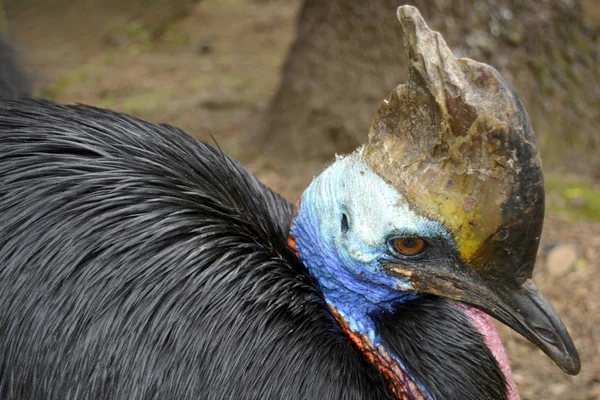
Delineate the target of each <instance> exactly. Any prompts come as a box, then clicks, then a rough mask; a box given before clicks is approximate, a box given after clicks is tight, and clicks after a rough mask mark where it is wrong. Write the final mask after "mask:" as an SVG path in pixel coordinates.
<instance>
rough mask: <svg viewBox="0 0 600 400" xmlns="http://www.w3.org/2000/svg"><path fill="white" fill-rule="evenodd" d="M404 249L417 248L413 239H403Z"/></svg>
mask: <svg viewBox="0 0 600 400" xmlns="http://www.w3.org/2000/svg"><path fill="white" fill-rule="evenodd" d="M403 245H404V247H406V248H409V249H410V248H413V247H416V246H417V242H416V241H415V240H414V239H404V243H403Z"/></svg>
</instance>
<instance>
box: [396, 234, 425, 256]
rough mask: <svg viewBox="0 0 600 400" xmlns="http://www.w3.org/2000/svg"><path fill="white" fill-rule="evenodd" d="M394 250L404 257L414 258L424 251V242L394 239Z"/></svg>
mask: <svg viewBox="0 0 600 400" xmlns="http://www.w3.org/2000/svg"><path fill="white" fill-rule="evenodd" d="M393 246H394V249H395V250H396V251H397V252H398V253H400V254H402V255H404V256H414V255H417V254H419V253H421V252H422V251H423V250H424V249H425V241H424V240H423V239H421V238H396V239H394V241H393Z"/></svg>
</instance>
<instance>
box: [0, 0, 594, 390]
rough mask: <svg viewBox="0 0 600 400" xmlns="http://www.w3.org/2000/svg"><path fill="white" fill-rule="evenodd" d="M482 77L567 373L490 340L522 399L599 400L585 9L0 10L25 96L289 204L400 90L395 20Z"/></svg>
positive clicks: (480, 4) (147, 4) (72, 1)
mask: <svg viewBox="0 0 600 400" xmlns="http://www.w3.org/2000/svg"><path fill="white" fill-rule="evenodd" d="M405 3H409V4H413V5H416V6H417V7H418V8H419V9H420V11H421V13H422V14H423V16H424V17H425V19H426V20H427V22H428V24H429V25H430V27H431V28H432V29H435V30H438V31H440V32H441V33H442V34H443V35H444V37H445V39H446V41H447V42H448V44H449V45H450V47H451V48H452V49H453V51H454V52H455V54H457V55H460V56H465V57H470V58H473V59H476V60H478V61H483V62H487V63H489V64H491V65H493V66H494V67H496V68H497V69H498V70H499V71H500V72H501V73H502V74H503V75H504V77H505V78H506V79H507V80H508V81H509V82H511V83H512V85H513V86H514V88H515V90H516V92H517V93H518V94H519V96H520V97H521V100H522V101H523V103H524V104H525V108H526V109H527V111H528V112H529V114H530V117H531V120H532V123H533V126H534V129H535V132H536V138H537V142H538V146H539V148H540V150H541V152H542V159H543V162H544V168H545V172H546V190H547V203H548V204H547V217H546V225H545V231H544V236H543V239H542V245H541V248H540V256H539V262H538V266H537V267H536V272H535V274H534V279H535V281H536V282H537V284H538V286H539V287H540V288H541V289H542V291H543V292H544V293H545V294H546V296H547V297H548V298H549V299H550V300H551V301H552V303H553V305H554V306H555V308H556V309H557V311H558V312H559V314H560V315H561V317H562V318H563V321H564V322H565V324H566V325H567V328H568V329H569V331H570V332H571V335H572V336H573V338H574V340H575V343H576V345H577V348H578V349H579V352H580V355H581V359H582V366H583V367H582V372H581V374H580V375H579V376H576V377H569V376H567V375H565V374H563V373H562V372H561V371H560V370H559V369H558V368H557V367H556V366H555V365H554V364H553V363H552V362H551V361H550V359H549V358H547V357H546V356H544V355H543V354H542V353H541V352H540V351H539V350H537V349H536V348H535V347H534V346H533V345H530V344H529V343H528V342H527V341H526V340H525V339H522V338H521V337H519V336H517V335H516V334H514V333H512V332H511V331H510V330H508V329H506V328H504V327H500V326H499V328H500V330H501V335H502V337H503V339H504V341H505V344H506V347H507V349H508V352H509V356H510V358H511V362H512V365H513V370H514V374H515V380H516V382H517V385H518V389H519V393H520V394H521V397H522V398H523V399H576V400H577V399H600V260H599V252H600V132H599V127H600V63H599V61H600V53H599V51H598V45H599V44H600V0H421V1H418V0H414V1H409V0H406V1H395V0H361V1H356V0H328V1H323V0H77V1H76V0H4V1H2V0H0V29H1V30H2V31H4V32H5V33H6V34H8V35H9V36H10V37H11V38H12V39H13V40H14V41H15V42H16V43H17V45H18V50H19V52H20V53H21V55H22V59H23V63H24V64H25V65H26V66H27V67H28V68H29V70H30V72H31V73H32V74H33V76H34V78H35V81H36V93H37V95H38V96H39V97H43V98H49V99H52V100H55V101H58V102H62V103H75V102H77V103H85V104H91V105H96V106H100V107H105V108H111V109H114V110H118V111H122V112H126V113H129V114H133V115H136V116H139V117H142V118H144V119H148V120H150V121H153V122H159V123H168V124H171V125H175V126H178V127H181V128H183V129H185V130H186V131H187V132H189V133H190V134H192V135H194V136H196V137H199V138H202V139H205V140H208V141H212V140H213V139H212V138H211V135H212V137H214V139H215V140H216V141H217V142H218V144H219V145H220V147H221V148H222V149H223V150H224V151H226V152H227V153H228V154H229V155H230V156H232V157H234V158H236V159H237V160H239V161H241V162H242V163H244V164H245V165H246V166H248V167H249V168H250V169H251V170H252V171H253V172H254V173H255V174H256V175H257V176H258V177H259V178H260V179H261V180H262V181H263V182H264V183H266V184H267V185H268V186H270V187H271V188H273V189H274V190H276V191H278V192H279V193H281V194H283V195H284V196H285V197H287V198H288V199H289V200H291V201H295V199H297V198H298V196H299V195H300V194H301V192H302V189H303V188H304V187H305V186H306V185H307V184H308V182H309V181H310V180H311V179H312V177H313V176H314V175H315V174H316V173H318V172H319V171H320V170H321V169H322V168H323V167H324V166H325V165H326V164H327V163H328V162H330V161H331V160H333V156H334V154H335V153H336V152H337V153H344V152H349V151H351V150H353V149H354V148H356V147H357V146H358V145H359V144H360V143H361V142H363V141H364V140H365V139H366V135H367V132H368V129H369V126H370V123H371V118H372V117H373V115H374V114H375V111H376V110H377V108H378V107H379V104H380V102H381V100H383V99H384V98H387V96H388V94H389V93H390V92H391V90H392V89H393V88H394V87H395V86H396V85H397V84H399V83H403V82H404V81H405V80H406V67H405V65H404V60H403V58H404V54H403V45H402V37H401V33H400V29H399V24H398V23H397V21H396V17H395V9H396V7H397V6H398V5H401V4H405Z"/></svg>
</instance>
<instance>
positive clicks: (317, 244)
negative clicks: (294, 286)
mask: <svg viewBox="0 0 600 400" xmlns="http://www.w3.org/2000/svg"><path fill="white" fill-rule="evenodd" d="M344 219H345V220H346V221H343V220H344ZM346 222H347V223H346ZM291 233H292V234H293V235H294V237H295V238H296V245H297V249H298V252H299V254H300V256H301V257H302V260H303V261H304V264H305V265H306V267H307V268H308V270H309V272H310V273H311V275H312V276H313V277H314V278H315V279H316V280H317V281H318V282H319V285H320V287H321V290H322V291H323V293H324V295H325V297H326V300H327V302H328V303H329V305H330V306H333V307H335V308H336V309H337V311H338V312H339V313H340V315H341V316H342V317H343V318H344V319H345V320H346V321H347V322H348V324H349V325H350V329H351V330H352V331H353V332H355V333H358V334H360V335H363V334H367V335H368V337H369V339H370V340H371V342H372V343H373V344H374V345H375V346H380V345H382V340H381V337H380V335H379V333H378V331H377V326H376V324H375V322H374V320H373V316H375V315H376V314H377V313H380V312H381V311H384V310H385V311H393V310H394V307H395V306H396V305H397V304H400V303H402V302H403V301H408V300H412V299H415V298H417V297H418V296H419V294H418V293H416V292H415V291H414V289H413V287H412V286H411V284H410V282H409V281H408V279H407V278H405V279H398V278H394V277H391V276H389V275H387V274H386V273H385V272H384V271H383V270H382V268H381V262H382V261H384V260H389V261H394V260H396V261H397V260H398V258H399V257H401V256H400V255H395V254H394V253H393V250H392V249H391V248H390V246H389V244H388V243H389V241H390V239H392V238H395V237H421V238H447V237H448V236H449V235H448V233H447V231H445V230H444V228H443V227H442V226H441V224H439V223H437V222H434V221H430V220H428V219H426V218H423V217H421V216H419V215H417V214H416V213H414V212H413V211H411V210H410V209H409V207H408V205H407V203H406V201H405V200H404V198H403V197H402V195H401V194H399V193H398V192H397V191H396V190H395V189H394V188H393V187H392V186H390V185H388V184H387V183H386V182H385V181H383V180H382V179H381V178H380V177H379V176H378V175H376V174H375V173H373V172H372V171H371V170H370V169H369V167H368V166H367V165H366V164H365V163H364V161H362V159H361V157H360V155H359V154H358V153H354V154H351V155H349V156H347V157H345V158H341V159H338V160H337V161H336V162H335V163H334V164H333V165H331V166H330V167H329V168H328V169H326V170H325V171H324V172H323V173H322V174H321V175H319V176H318V177H317V178H315V180H314V181H313V182H312V183H311V185H310V186H309V187H308V189H306V191H305V192H304V195H303V197H302V203H301V206H300V210H299V212H298V215H297V216H296V218H295V220H294V225H293V227H292V232H291ZM388 353H389V354H391V352H388ZM391 355H392V356H393V357H394V358H395V359H396V361H397V362H398V364H399V365H400V367H401V368H402V369H404V370H405V372H407V373H408V371H406V369H405V368H404V365H403V363H402V360H400V359H399V358H398V357H397V356H396V355H394V354H391ZM413 381H414V379H413ZM417 384H418V382H417ZM421 390H423V391H424V392H425V393H426V394H427V396H428V397H429V398H432V396H431V395H430V394H429V393H428V392H427V390H426V389H425V388H423V387H421Z"/></svg>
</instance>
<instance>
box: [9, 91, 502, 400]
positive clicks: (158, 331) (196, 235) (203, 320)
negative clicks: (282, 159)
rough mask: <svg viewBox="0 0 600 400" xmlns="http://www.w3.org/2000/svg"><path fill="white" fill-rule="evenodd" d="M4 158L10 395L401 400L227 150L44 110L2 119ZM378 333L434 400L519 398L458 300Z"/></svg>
mask: <svg viewBox="0 0 600 400" xmlns="http://www.w3.org/2000/svg"><path fill="white" fill-rule="evenodd" d="M0 149H1V151H0V187H2V193H1V194H0V210H2V213H0V226H1V227H2V228H1V229H2V232H1V235H0V265H2V269H0V287H2V289H3V290H2V291H0V309H1V310H2V313H0V354H2V358H1V359H0V360H1V363H0V397H2V398H5V399H33V398H36V399H92V398H93V399H131V400H133V399H178V400H184V399H198V398H203V399H240V398H244V399H281V398H299V399H369V398H373V399H386V398H389V399H392V398H394V396H393V394H392V392H391V391H390V388H389V385H388V384H387V382H386V379H385V377H384V375H382V374H381V372H380V371H379V370H378V369H377V367H376V366H375V365H373V364H371V363H370V362H369V361H368V359H367V358H366V357H365V356H364V355H363V354H362V353H361V351H360V350H359V349H358V348H357V347H356V346H355V345H354V343H352V341H351V340H350V339H349V338H348V336H347V335H346V333H345V332H344V330H343V328H342V326H341V325H340V324H339V323H338V322H337V321H336V319H335V317H334V315H333V313H332V311H331V309H330V307H329V306H328V304H327V302H326V301H325V299H324V297H323V295H322V292H321V290H320V288H319V287H318V285H317V284H316V282H315V281H314V280H313V278H311V276H310V275H309V273H308V271H307V269H306V268H305V266H304V265H303V263H302V262H301V261H300V260H299V259H298V258H297V257H296V255H295V254H294V253H293V251H292V250H291V249H290V248H288V247H287V244H286V240H287V235H288V231H289V226H290V223H291V220H292V207H291V206H290V204H289V203H288V202H287V201H285V200H283V199H282V198H281V197H279V196H278V195H277V194H275V193H273V192H272V191H270V190H269V189H268V188H266V187H265V186H263V185H262V184H261V183H260V182H258V181H257V180H256V178H254V177H253V176H252V175H251V174H250V173H249V172H248V171H247V170H245V169H244V168H243V167H242V166H240V165H239V164H238V163H236V162H235V161H233V160H231V159H230V158H229V157H227V156H226V155H224V154H223V153H222V152H220V151H219V150H216V149H214V148H213V147H211V146H209V145H207V144H205V143H202V142H200V141H198V140H195V139H193V138H191V137H189V136H187V135H185V134H184V133H182V132H180V131H177V130H175V129H174V128H170V127H166V126H156V125H152V124H149V123H145V122H142V121H139V120H136V119H133V118H130V117H127V116H124V115H122V114H118V113H112V112H107V111H101V110H98V109H93V108H88V107H82V106H58V105H54V104H52V103H48V102H34V101H28V102H23V101H21V102H8V103H3V104H2V106H1V108H0ZM377 325H378V326H380V327H381V329H382V330H381V337H382V339H383V340H385V341H386V342H387V343H389V346H390V348H392V349H394V350H395V351H397V352H399V353H401V354H406V359H404V360H403V362H405V363H406V365H407V366H409V368H410V370H411V375H412V376H414V379H415V380H417V381H418V382H419V384H421V385H424V387H427V390H429V391H430V392H431V393H434V394H436V395H437V396H436V398H444V399H452V398H456V399H469V398H472V399H486V398H489V399H500V398H504V397H503V391H504V386H503V385H504V380H503V378H502V373H501V371H500V370H499V368H498V366H497V364H496V363H495V361H494V359H493V357H492V356H491V353H490V351H489V350H488V348H487V347H486V346H485V343H484V341H483V337H482V335H480V334H479V333H478V332H477V330H476V329H475V328H473V327H472V326H471V325H470V323H469V320H468V318H467V317H466V316H465V314H464V313H462V312H461V311H460V310H459V309H458V308H457V307H456V305H455V304H454V302H452V301H450V300H445V299H442V298H439V297H433V296H429V297H424V298H421V299H419V301H412V302H410V301H407V302H405V303H403V304H402V306H401V307H400V308H399V309H398V310H397V312H396V311H393V312H392V311H390V312H389V313H385V314H381V315H380V320H379V321H378V322H377ZM457 343H460V346H457V345H456V344H457ZM448 352H450V353H448ZM459 359H460V360H463V361H464V362H461V364H460V366H457V365H455V363H456V360H459ZM457 376H460V380H459V379H457ZM490 377H491V378H490Z"/></svg>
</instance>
